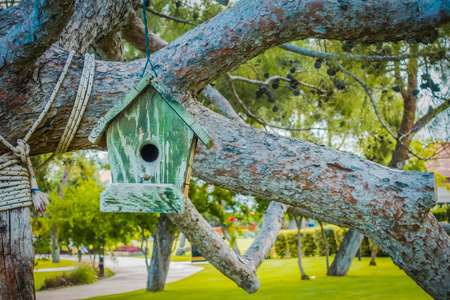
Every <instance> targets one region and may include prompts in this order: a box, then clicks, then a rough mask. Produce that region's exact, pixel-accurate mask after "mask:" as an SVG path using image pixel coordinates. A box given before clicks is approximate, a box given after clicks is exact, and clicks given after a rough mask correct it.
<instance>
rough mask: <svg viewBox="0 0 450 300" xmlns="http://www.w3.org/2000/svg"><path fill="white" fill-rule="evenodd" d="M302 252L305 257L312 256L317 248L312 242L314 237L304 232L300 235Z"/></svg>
mask: <svg viewBox="0 0 450 300" xmlns="http://www.w3.org/2000/svg"><path fill="white" fill-rule="evenodd" d="M301 239H302V251H303V254H304V255H305V256H306V257H309V256H314V253H315V252H316V249H317V246H316V243H315V242H314V237H313V235H312V233H311V232H304V233H302V234H301Z"/></svg>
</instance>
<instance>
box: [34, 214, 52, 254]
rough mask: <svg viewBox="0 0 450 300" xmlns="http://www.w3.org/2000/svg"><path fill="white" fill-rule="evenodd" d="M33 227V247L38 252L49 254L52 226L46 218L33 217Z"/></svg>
mask: <svg viewBox="0 0 450 300" xmlns="http://www.w3.org/2000/svg"><path fill="white" fill-rule="evenodd" d="M31 225H32V229H33V236H34V238H33V247H34V249H35V251H36V253H39V254H48V253H50V252H51V250H52V247H51V240H50V235H51V232H50V228H49V227H48V224H47V220H46V219H44V218H38V219H33V220H32V221H31Z"/></svg>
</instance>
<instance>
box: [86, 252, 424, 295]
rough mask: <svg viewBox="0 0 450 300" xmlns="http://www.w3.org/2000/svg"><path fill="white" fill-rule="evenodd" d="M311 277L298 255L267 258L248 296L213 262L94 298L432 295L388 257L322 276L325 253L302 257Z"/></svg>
mask: <svg viewBox="0 0 450 300" xmlns="http://www.w3.org/2000/svg"><path fill="white" fill-rule="evenodd" d="M303 262H304V267H305V270H306V272H307V274H308V275H309V276H315V278H314V279H311V280H309V281H302V280H300V273H299V270H298V266H297V260H296V259H272V260H266V261H265V262H264V263H263V265H262V266H261V267H260V269H259V270H258V278H259V279H260V281H261V288H260V290H259V291H258V292H257V293H256V294H253V295H248V294H246V293H245V292H244V291H243V290H241V289H240V288H238V287H237V286H236V284H235V283H233V282H232V281H231V280H229V279H228V278H226V277H225V276H223V275H222V274H221V273H219V272H218V271H217V270H215V269H214V267H212V266H211V265H202V266H203V267H205V269H204V270H202V271H200V272H198V273H196V274H195V275H193V276H190V277H188V278H185V279H183V280H180V281H177V282H174V283H169V284H167V286H166V291H164V292H159V293H149V292H146V291H145V290H144V289H142V290H139V291H135V292H131V293H125V294H119V295H113V296H111V295H110V296H105V297H98V298H93V299H133V300H138V299H155V300H157V299H161V300H162V299H164V300H172V299H173V300H179V299H183V300H185V299H208V300H213V299H233V300H238V299H267V300H269V299H283V300H286V299H396V300H401V299H405V300H414V299H431V297H429V296H428V295H427V294H426V293H425V292H424V291H423V290H422V289H420V288H419V287H418V286H417V285H416V284H415V282H414V281H413V280H412V279H411V278H409V277H408V276H406V274H405V273H404V272H403V271H401V270H400V269H399V268H398V267H397V266H395V265H394V264H393V263H392V262H391V260H390V259H389V258H378V259H377V264H378V266H376V267H371V266H369V258H363V259H362V261H361V262H359V261H358V260H356V259H355V261H354V262H353V265H352V267H351V269H350V271H349V274H348V276H347V277H328V276H326V275H325V274H326V267H325V258H324V257H314V258H312V257H307V258H304V259H303Z"/></svg>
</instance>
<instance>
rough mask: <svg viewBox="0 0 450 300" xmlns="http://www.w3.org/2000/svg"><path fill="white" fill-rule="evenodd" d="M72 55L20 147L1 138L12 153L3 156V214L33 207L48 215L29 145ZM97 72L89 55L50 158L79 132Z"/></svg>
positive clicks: (0, 157)
mask: <svg viewBox="0 0 450 300" xmlns="http://www.w3.org/2000/svg"><path fill="white" fill-rule="evenodd" d="M73 55H74V52H73V51H71V52H70V53H69V56H68V58H67V61H66V64H65V65H64V68H63V71H62V73H61V75H60V76H59V79H58V82H57V83H56V86H55V88H54V89H53V92H52V94H51V96H50V99H49V100H48V101H47V103H46V104H45V106H44V109H43V111H42V112H41V114H40V115H39V117H38V118H37V120H36V121H35V122H34V124H33V125H32V126H31V129H30V131H29V132H28V133H27V135H26V136H25V138H23V139H19V140H18V141H17V146H15V147H14V146H13V145H11V144H10V143H9V142H8V141H7V140H5V138H4V137H3V136H1V135H0V142H2V143H3V144H5V145H6V147H8V149H10V150H11V153H6V154H3V155H0V211H5V210H10V209H13V208H18V207H25V206H31V205H33V206H34V208H35V209H36V210H37V211H38V212H39V213H41V214H42V213H43V211H45V207H46V205H47V204H48V200H47V196H46V195H45V193H44V192H42V191H41V190H39V188H38V185H37V182H36V177H35V175H34V168H33V165H32V164H31V160H30V156H29V153H30V146H29V145H28V144H27V142H28V140H29V139H30V137H31V135H32V134H33V132H34V131H35V130H36V128H37V127H38V126H39V124H40V123H42V121H43V119H44V118H45V115H46V114H47V112H48V110H49V108H50V107H51V105H52V104H53V102H54V100H55V97H56V94H57V93H58V90H59V88H60V86H61V84H62V82H63V80H64V77H65V76H66V73H67V70H68V68H69V65H70V63H71V61H72V57H73ZM94 69H95V60H94V57H93V56H92V55H90V54H86V56H85V61H84V67H83V73H82V76H81V80H80V85H79V87H78V92H77V96H76V98H75V103H74V108H73V110H72V113H71V115H70V119H69V122H68V123H67V125H66V128H65V129H64V134H63V136H62V138H61V140H60V142H59V144H58V147H57V150H56V151H55V153H54V154H52V156H51V157H53V155H55V154H58V153H63V152H66V151H67V148H68V147H69V145H70V143H71V141H72V139H73V138H74V136H75V133H76V132H77V129H78V126H79V125H80V122H81V118H82V117H83V113H84V111H85V109H86V106H87V102H88V100H89V97H90V94H91V91H92V82H93V78H94ZM47 161H49V160H47ZM47 161H46V162H47Z"/></svg>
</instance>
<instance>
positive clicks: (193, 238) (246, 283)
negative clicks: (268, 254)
mask: <svg viewBox="0 0 450 300" xmlns="http://www.w3.org/2000/svg"><path fill="white" fill-rule="evenodd" d="M168 216H169V218H170V220H171V221H172V222H173V223H174V224H175V225H176V226H177V227H178V229H179V230H181V232H183V234H184V235H186V237H187V238H188V239H189V241H190V242H191V243H192V244H193V245H195V247H196V248H197V249H198V250H199V251H200V253H202V255H203V257H205V258H206V259H207V260H208V261H209V263H210V264H212V265H213V266H214V267H215V268H216V269H217V270H219V271H220V272H222V274H224V275H225V276H227V277H228V278H230V279H231V280H233V281H234V282H236V284H237V285H238V286H239V287H241V288H243V289H244V290H245V291H246V292H248V293H250V294H252V293H254V292H256V291H257V290H258V288H259V285H260V282H259V280H258V278H257V277H256V270H255V269H254V267H253V265H252V263H251V262H249V261H247V260H244V259H242V258H240V257H239V256H238V255H236V253H235V252H234V251H233V250H232V249H231V248H230V247H229V246H228V244H227V243H226V242H225V241H224V240H223V238H222V237H220V236H219V235H218V234H217V232H216V231H215V230H214V229H213V228H212V227H211V225H209V223H208V222H207V221H206V220H205V219H204V218H203V217H202V216H201V215H200V213H199V212H198V211H197V210H196V209H195V207H194V205H193V204H192V202H191V201H190V200H189V199H188V198H185V202H184V207H183V212H182V213H181V214H168Z"/></svg>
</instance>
